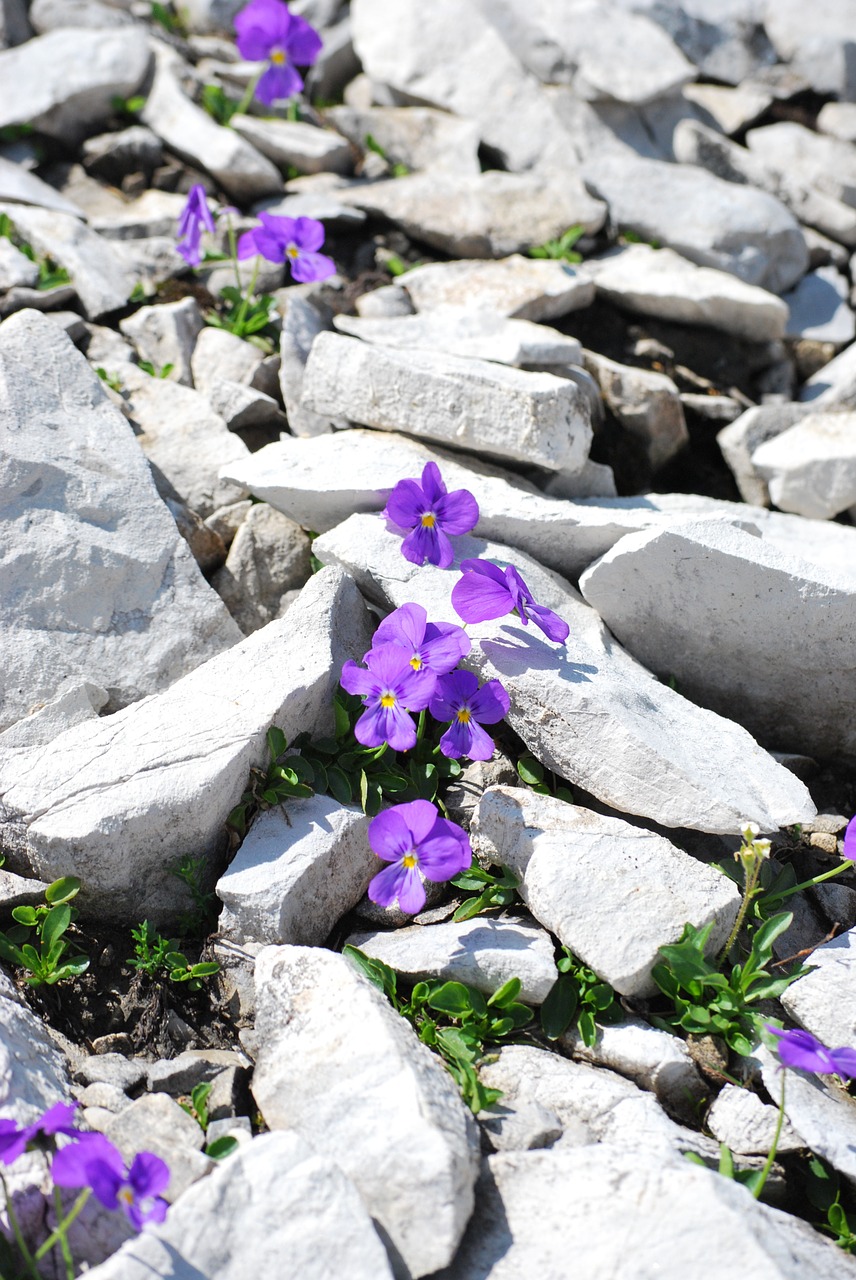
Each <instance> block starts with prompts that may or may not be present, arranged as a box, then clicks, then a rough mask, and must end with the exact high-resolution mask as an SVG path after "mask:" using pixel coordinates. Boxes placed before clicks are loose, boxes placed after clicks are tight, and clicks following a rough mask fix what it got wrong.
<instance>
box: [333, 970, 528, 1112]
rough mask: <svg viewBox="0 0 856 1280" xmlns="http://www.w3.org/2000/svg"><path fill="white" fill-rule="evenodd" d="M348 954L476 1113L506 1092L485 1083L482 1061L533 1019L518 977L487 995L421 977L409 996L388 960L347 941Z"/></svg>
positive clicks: (452, 983) (461, 984)
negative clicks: (480, 1070)
mask: <svg viewBox="0 0 856 1280" xmlns="http://www.w3.org/2000/svg"><path fill="white" fill-rule="evenodd" d="M343 955H345V956H347V958H348V959H349V960H351V961H352V963H353V964H354V965H355V966H356V967H357V968H358V969H359V971H360V972H361V973H362V974H364V975H365V977H366V978H368V980H369V982H371V983H373V984H374V986H376V987H377V988H378V990H379V991H382V992H383V994H384V995H385V996H386V998H387V999H388V1000H389V1002H390V1004H391V1005H392V1006H393V1008H394V1009H395V1010H396V1011H397V1012H398V1013H400V1014H401V1016H402V1017H403V1018H406V1019H407V1021H408V1022H409V1023H410V1024H411V1026H412V1027H413V1029H414V1031H415V1032H416V1034H417V1035H418V1036H419V1039H420V1040H421V1041H422V1043H423V1044H427V1045H429V1046H430V1048H432V1049H436V1051H437V1052H438V1053H439V1055H440V1057H441V1058H442V1059H443V1061H444V1062H445V1064H446V1066H447V1068H448V1069H449V1071H450V1072H451V1074H452V1076H453V1077H454V1079H455V1080H456V1081H457V1084H458V1087H459V1089H460V1090H461V1095H462V1096H463V1099H464V1101H465V1102H466V1104H467V1106H468V1107H469V1108H470V1110H471V1111H473V1113H478V1112H479V1111H482V1110H483V1109H484V1108H485V1107H489V1106H491V1104H492V1103H494V1102H496V1100H497V1098H499V1097H501V1093H500V1091H499V1090H498V1089H488V1088H487V1087H486V1086H485V1085H483V1084H482V1082H481V1080H480V1079H479V1076H478V1066H479V1063H480V1062H482V1060H483V1059H484V1057H485V1055H486V1053H487V1052H488V1051H489V1049H490V1047H491V1046H492V1045H495V1044H501V1043H502V1042H503V1041H506V1040H508V1038H509V1037H510V1036H513V1035H515V1034H516V1033H517V1032H518V1031H520V1030H521V1029H522V1028H523V1027H525V1026H527V1025H528V1023H530V1022H531V1021H532V1016H533V1015H532V1010H531V1009H530V1008H529V1006H528V1005H525V1004H521V1003H520V1001H518V999H517V997H518V996H519V994H520V986H521V983H520V979H519V978H509V980H508V982H505V983H503V985H502V986H501V987H500V988H499V990H498V991H495V992H494V993H493V995H492V996H489V997H488V998H487V999H485V997H484V996H483V995H482V993H481V992H480V991H476V990H475V988H474V987H469V986H467V985H466V984H465V983H463V982H444V981H442V980H441V979H432V980H431V981H428V982H417V983H416V985H415V986H414V987H413V989H412V990H411V992H410V994H409V996H408V995H404V994H400V993H399V991H398V974H397V973H396V972H395V970H394V969H391V968H390V967H389V965H386V964H384V963H383V961H381V960H375V959H373V958H372V957H371V956H367V955H366V954H365V952H363V951H360V950H359V948H358V947H352V946H346V947H345V948H344V951H343Z"/></svg>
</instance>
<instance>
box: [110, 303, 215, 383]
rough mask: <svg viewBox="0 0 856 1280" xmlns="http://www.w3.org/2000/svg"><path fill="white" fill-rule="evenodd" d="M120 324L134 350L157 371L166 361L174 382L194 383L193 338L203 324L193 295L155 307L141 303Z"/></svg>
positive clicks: (194, 339) (197, 334)
mask: <svg viewBox="0 0 856 1280" xmlns="http://www.w3.org/2000/svg"><path fill="white" fill-rule="evenodd" d="M119 328H120V329H121V331H122V333H124V335H125V337H126V338H130V339H131V341H132V342H133V344H134V346H135V347H136V349H137V354H138V355H139V356H140V357H141V358H142V359H143V360H148V361H149V363H150V364H152V365H154V367H155V370H156V372H158V373H160V371H161V370H162V369H164V368H165V367H166V365H168V364H171V365H172V370H171V371H170V373H169V374H168V375H167V376H168V377H169V378H171V379H172V380H173V381H174V382H181V383H183V384H184V386H186V387H192V386H193V378H192V376H191V372H190V359H191V356H192V354H193V348H194V346H195V345H196V339H197V337H198V336H199V334H200V333H201V331H202V329H203V328H204V322H203V319H202V315H201V313H200V311H199V307H198V306H197V305H196V300H195V299H194V298H182V299H181V301H180V302H168V303H165V304H164V303H161V304H160V305H159V306H156V307H140V309H139V311H135V312H134V314H133V315H132V316H128V318H127V319H126V320H120V321H119Z"/></svg>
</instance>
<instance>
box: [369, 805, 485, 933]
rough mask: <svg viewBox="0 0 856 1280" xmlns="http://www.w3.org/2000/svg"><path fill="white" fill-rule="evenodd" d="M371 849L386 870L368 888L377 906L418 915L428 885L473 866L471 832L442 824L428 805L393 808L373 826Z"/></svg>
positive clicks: (378, 816) (445, 822)
mask: <svg viewBox="0 0 856 1280" xmlns="http://www.w3.org/2000/svg"><path fill="white" fill-rule="evenodd" d="M368 837H369V844H370V845H371V847H372V849H373V850H374V852H375V853H376V854H377V856H378V857H379V858H382V859H383V861H384V862H388V863H389V864H390V865H389V866H388V867H384V869H383V871H379V872H378V874H377V875H376V876H375V877H374V879H373V880H372V881H371V883H370V884H369V889H368V894H369V897H370V898H371V900H372V902H376V903H378V905H379V906H382V907H390V906H392V904H393V903H394V902H396V901H397V902H398V905H399V906H400V908H401V910H402V911H405V912H407V914H408V915H415V914H416V913H417V912H418V911H421V910H422V908H423V907H424V905H425V886H424V884H423V878H424V879H426V880H433V881H443V880H451V879H452V878H453V877H454V876H456V875H459V874H460V872H461V871H464V870H466V868H467V867H469V866H471V865H472V858H473V854H472V849H471V847H470V841H469V837H468V836H467V834H466V832H464V831H463V830H462V828H461V827H459V826H458V825H457V823H455V822H450V821H449V820H448V818H441V817H440V815H439V813H438V812H437V810H436V808H435V807H434V805H433V804H431V802H430V801H428V800H411V801H410V803H409V804H398V805H394V806H393V807H392V808H391V809H386V810H384V812H383V813H379V814H378V815H377V817H376V818H373V819H372V820H371V822H370V823H369V831H368Z"/></svg>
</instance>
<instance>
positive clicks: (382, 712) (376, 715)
mask: <svg viewBox="0 0 856 1280" xmlns="http://www.w3.org/2000/svg"><path fill="white" fill-rule="evenodd" d="M354 737H355V738H356V739H357V742H361V743H362V744H363V746H364V747H380V746H382V745H383V743H384V742H387V743H389V745H390V746H391V747H392V749H393V751H410V750H411V749H412V748H413V747H415V746H416V726H415V725H414V723H413V721H412V720H411V719H410V716H409V715H408V714H407V712H406V711H405V710H404V709H403V707H401V706H399V705H398V704H396V705H395V706H394V707H384V706H381V704H380V702H377V703H375V704H373V705H372V706H370V707H367V708H366V711H365V712H364V713H363V715H361V716H360V718H359V720H358V721H357V723H356V724H355V725H354Z"/></svg>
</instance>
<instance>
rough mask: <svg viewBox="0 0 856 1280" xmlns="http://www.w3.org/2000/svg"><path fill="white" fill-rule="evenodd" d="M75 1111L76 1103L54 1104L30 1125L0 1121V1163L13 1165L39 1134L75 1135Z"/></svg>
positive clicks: (50, 1135)
mask: <svg viewBox="0 0 856 1280" xmlns="http://www.w3.org/2000/svg"><path fill="white" fill-rule="evenodd" d="M76 1110H77V1103H76V1102H55V1103H54V1104H53V1106H52V1107H48V1109H47V1111H45V1112H44V1114H43V1115H40V1116H39V1118H38V1120H34V1121H33V1123H32V1124H25V1125H17V1124H16V1123H15V1121H14V1120H0V1161H2V1163H3V1164H14V1163H15V1161H16V1160H17V1159H18V1157H19V1156H21V1155H23V1154H24V1152H25V1151H26V1149H27V1146H28V1144H29V1143H31V1142H32V1141H33V1139H34V1138H37V1137H38V1135H39V1134H40V1133H43V1134H46V1135H47V1136H48V1137H53V1136H54V1134H57V1133H77V1130H76V1129H75V1127H74V1113H75V1111H76Z"/></svg>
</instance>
